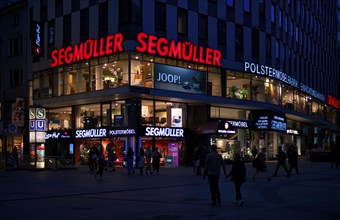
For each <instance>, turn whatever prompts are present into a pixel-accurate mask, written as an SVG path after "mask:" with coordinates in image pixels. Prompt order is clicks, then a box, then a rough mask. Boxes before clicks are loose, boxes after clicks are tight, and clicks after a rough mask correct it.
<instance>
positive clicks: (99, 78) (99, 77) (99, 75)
mask: <svg viewBox="0 0 340 220" xmlns="http://www.w3.org/2000/svg"><path fill="white" fill-rule="evenodd" d="M95 76H96V79H95V81H96V90H102V89H103V67H101V66H96V74H95Z"/></svg>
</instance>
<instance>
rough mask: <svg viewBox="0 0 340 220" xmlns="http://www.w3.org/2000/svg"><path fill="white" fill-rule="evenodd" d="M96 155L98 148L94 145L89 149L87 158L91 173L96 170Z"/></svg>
mask: <svg viewBox="0 0 340 220" xmlns="http://www.w3.org/2000/svg"><path fill="white" fill-rule="evenodd" d="M98 155H99V151H98V148H97V147H96V145H95V144H94V145H93V146H92V147H91V148H90V152H89V158H88V163H89V169H90V171H91V172H93V171H94V170H97V158H98Z"/></svg>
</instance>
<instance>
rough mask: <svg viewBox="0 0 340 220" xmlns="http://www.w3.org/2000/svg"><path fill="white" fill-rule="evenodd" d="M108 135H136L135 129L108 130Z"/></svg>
mask: <svg viewBox="0 0 340 220" xmlns="http://www.w3.org/2000/svg"><path fill="white" fill-rule="evenodd" d="M109 134H110V135H129V134H132V135H133V134H136V131H135V129H122V130H110V131H109Z"/></svg>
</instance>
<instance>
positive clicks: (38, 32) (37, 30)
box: [35, 24, 40, 47]
mask: <svg viewBox="0 0 340 220" xmlns="http://www.w3.org/2000/svg"><path fill="white" fill-rule="evenodd" d="M35 31H36V33H37V39H36V40H35V44H36V45H38V46H39V47H40V25H39V24H37V27H36V28H35Z"/></svg>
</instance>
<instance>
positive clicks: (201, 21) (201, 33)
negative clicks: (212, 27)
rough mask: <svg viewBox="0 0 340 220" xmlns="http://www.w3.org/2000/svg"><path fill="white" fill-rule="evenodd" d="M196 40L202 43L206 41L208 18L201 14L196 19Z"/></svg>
mask: <svg viewBox="0 0 340 220" xmlns="http://www.w3.org/2000/svg"><path fill="white" fill-rule="evenodd" d="M198 39H199V40H203V41H207V40H208V18H207V16H206V15H202V14H200V15H199V17H198Z"/></svg>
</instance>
